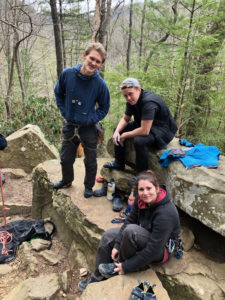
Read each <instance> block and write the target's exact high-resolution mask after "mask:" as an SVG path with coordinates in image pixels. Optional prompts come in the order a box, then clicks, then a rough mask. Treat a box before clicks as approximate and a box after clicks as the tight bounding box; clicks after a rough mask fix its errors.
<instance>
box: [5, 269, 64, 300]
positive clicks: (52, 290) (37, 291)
mask: <svg viewBox="0 0 225 300" xmlns="http://www.w3.org/2000/svg"><path fill="white" fill-rule="evenodd" d="M59 290H60V280H59V275H58V274H50V275H44V276H40V277H36V278H28V279H27V280H25V281H22V282H21V283H20V284H18V286H16V287H15V288H14V289H13V290H12V291H11V292H10V293H9V294H8V295H7V296H6V297H4V298H3V300H15V299H18V300H20V299H21V300H22V299H37V300H51V299H55V297H56V295H57V293H58V291H59Z"/></svg>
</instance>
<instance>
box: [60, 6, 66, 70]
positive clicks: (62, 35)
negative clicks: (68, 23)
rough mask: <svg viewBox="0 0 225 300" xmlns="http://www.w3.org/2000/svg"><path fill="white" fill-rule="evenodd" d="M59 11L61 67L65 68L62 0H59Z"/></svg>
mask: <svg viewBox="0 0 225 300" xmlns="http://www.w3.org/2000/svg"><path fill="white" fill-rule="evenodd" d="M59 11H60V14H59V16H60V27H61V39H62V56H63V67H64V68H66V47H65V38H64V28H63V12H62V0H59Z"/></svg>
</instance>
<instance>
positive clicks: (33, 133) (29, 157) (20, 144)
mask: <svg viewBox="0 0 225 300" xmlns="http://www.w3.org/2000/svg"><path fill="white" fill-rule="evenodd" d="M7 143H8V145H7V147H6V148H5V149H4V150H3V151H1V155H0V165H1V168H14V169H19V168H20V169H23V170H24V171H26V172H27V173H30V172H31V171H32V169H33V168H34V167H35V166H36V165H37V164H39V163H41V162H43V161H45V160H47V159H54V158H58V157H59V154H58V151H57V150H56V148H55V147H54V146H53V145H51V144H50V143H49V142H48V141H47V140H46V139H45V137H44V135H43V133H42V132H41V130H40V128H39V127H38V126H36V125H31V124H29V125H26V126H24V127H23V128H21V129H19V130H18V131H16V132H14V133H13V134H11V135H9V136H8V137H7Z"/></svg>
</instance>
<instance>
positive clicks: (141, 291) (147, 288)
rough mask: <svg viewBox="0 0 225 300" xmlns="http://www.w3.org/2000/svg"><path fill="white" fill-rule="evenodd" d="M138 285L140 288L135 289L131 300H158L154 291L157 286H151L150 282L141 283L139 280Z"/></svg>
mask: <svg viewBox="0 0 225 300" xmlns="http://www.w3.org/2000/svg"><path fill="white" fill-rule="evenodd" d="M138 283H139V284H138V286H136V287H135V288H133V290H132V292H131V295H130V298H129V300H140V299H143V300H157V298H156V295H155V293H154V291H153V287H155V286H156V285H155V284H153V285H152V286H151V285H150V283H149V282H148V281H144V282H141V281H140V279H139V278H138Z"/></svg>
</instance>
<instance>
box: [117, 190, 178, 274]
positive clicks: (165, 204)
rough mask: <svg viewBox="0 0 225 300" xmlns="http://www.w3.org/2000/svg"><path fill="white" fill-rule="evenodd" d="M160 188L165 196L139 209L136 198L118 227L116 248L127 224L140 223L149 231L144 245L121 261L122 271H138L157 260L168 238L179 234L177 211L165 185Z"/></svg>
mask: <svg viewBox="0 0 225 300" xmlns="http://www.w3.org/2000/svg"><path fill="white" fill-rule="evenodd" d="M162 188H163V189H164V190H166V196H165V197H164V198H163V199H162V200H161V201H160V202H158V203H155V204H153V205H151V206H150V207H147V208H144V209H140V208H139V207H138V201H137V199H136V200H135V203H134V206H133V208H132V210H131V213H130V215H129V216H128V217H127V218H126V221H125V223H124V225H123V226H122V227H121V229H120V232H119V234H118V236H117V238H116V241H115V245H114V247H115V248H116V249H118V250H119V249H120V241H121V239H122V233H123V230H124V229H125V227H126V226H127V225H128V224H137V225H140V226H142V227H143V228H145V229H146V230H148V231H149V232H150V233H151V236H150V239H149V242H148V243H147V245H146V247H145V248H144V249H142V250H141V251H140V252H137V254H136V255H134V256H133V257H131V258H129V259H127V260H125V261H124V262H123V263H122V268H123V271H124V273H128V272H134V271H138V270H139V269H140V268H142V267H144V266H146V265H148V264H149V263H151V262H155V261H157V259H158V257H159V253H164V249H165V245H166V243H167V242H168V240H169V238H176V237H178V236H179V234H180V220H179V215H178V211H177V209H176V207H175V205H174V204H173V203H172V202H171V196H170V193H169V191H168V190H167V189H166V187H165V186H163V187H162Z"/></svg>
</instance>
